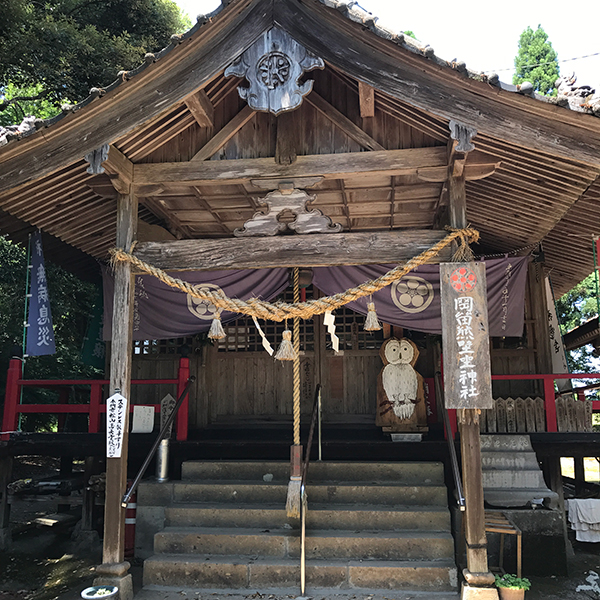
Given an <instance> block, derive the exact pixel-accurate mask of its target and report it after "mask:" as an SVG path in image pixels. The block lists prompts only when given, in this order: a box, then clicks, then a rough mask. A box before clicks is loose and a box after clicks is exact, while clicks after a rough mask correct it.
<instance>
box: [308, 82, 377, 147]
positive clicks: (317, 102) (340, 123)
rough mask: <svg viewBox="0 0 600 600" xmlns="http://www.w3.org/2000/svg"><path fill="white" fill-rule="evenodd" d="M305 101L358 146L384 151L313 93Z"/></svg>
mask: <svg viewBox="0 0 600 600" xmlns="http://www.w3.org/2000/svg"><path fill="white" fill-rule="evenodd" d="M305 101H306V102H308V103H309V104H310V105H312V106H314V107H315V108H316V109H317V110H318V111H319V112H320V113H321V114H322V115H323V116H325V117H327V118H328V119H329V120H330V121H331V122H332V123H333V124H334V125H335V126H336V127H339V128H340V129H341V130H342V131H343V132H344V133H345V134H346V135H347V136H348V137H350V138H351V139H353V140H354V141H355V142H356V143H357V144H360V145H361V146H362V147H363V148H365V149H366V150H385V148H384V147H383V146H382V145H381V144H380V143H379V142H377V141H376V140H374V139H373V138H372V137H371V136H370V135H369V134H368V133H366V132H365V131H363V130H362V129H361V128H360V127H359V126H358V125H356V124H355V123H354V122H353V121H351V120H350V119H349V118H348V117H347V116H346V115H344V114H343V113H341V112H340V111H339V110H338V109H337V108H335V106H332V105H331V104H329V102H327V100H325V99H324V98H322V97H321V96H319V94H317V92H315V91H313V92H311V93H310V94H309V95H308V96H306V98H305Z"/></svg>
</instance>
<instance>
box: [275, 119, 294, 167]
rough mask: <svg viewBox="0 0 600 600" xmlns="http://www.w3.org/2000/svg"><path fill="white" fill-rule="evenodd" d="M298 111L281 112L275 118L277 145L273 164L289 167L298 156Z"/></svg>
mask: <svg viewBox="0 0 600 600" xmlns="http://www.w3.org/2000/svg"><path fill="white" fill-rule="evenodd" d="M297 114H298V111H295V110H293V111H290V112H283V113H281V114H280V115H279V116H278V117H277V121H276V122H277V144H276V146H275V162H276V163H277V164H279V165H291V164H292V163H294V162H296V158H297V155H298V152H297V149H296V147H297V145H298V124H297V120H296V115H297Z"/></svg>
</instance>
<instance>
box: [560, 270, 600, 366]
mask: <svg viewBox="0 0 600 600" xmlns="http://www.w3.org/2000/svg"><path fill="white" fill-rule="evenodd" d="M556 313H557V316H558V321H559V323H560V324H561V331H562V334H563V335H564V334H565V333H567V332H568V331H571V330H572V329H575V328H576V327H579V326H580V325H582V324H583V323H585V322H586V321H589V320H590V319H593V318H594V317H596V316H597V315H598V304H597V300H596V277H595V275H594V273H592V274H591V275H588V276H587V277H586V278H585V279H584V280H583V281H582V282H580V283H578V284H577V285H576V286H575V287H574V288H572V289H571V290H569V291H568V292H567V293H566V294H565V295H564V296H562V297H561V298H559V299H558V300H557V301H556ZM593 352H594V349H593V348H592V346H591V345H590V346H584V347H582V348H579V349H578V350H573V351H571V352H567V360H568V362H569V367H570V369H571V371H572V372H580V373H592V372H595V371H597V369H598V367H597V358H596V357H595V356H594V354H593Z"/></svg>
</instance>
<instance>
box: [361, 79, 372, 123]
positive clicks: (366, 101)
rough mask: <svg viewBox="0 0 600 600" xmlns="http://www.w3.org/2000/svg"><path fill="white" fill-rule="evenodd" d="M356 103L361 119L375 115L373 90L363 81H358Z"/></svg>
mask: <svg viewBox="0 0 600 600" xmlns="http://www.w3.org/2000/svg"><path fill="white" fill-rule="evenodd" d="M358 104H359V107H360V116H361V117H362V118H363V119H366V118H369V117H374V116H375V90H374V89H373V88H372V87H371V86H370V85H369V84H367V83H364V82H363V81H359V82H358Z"/></svg>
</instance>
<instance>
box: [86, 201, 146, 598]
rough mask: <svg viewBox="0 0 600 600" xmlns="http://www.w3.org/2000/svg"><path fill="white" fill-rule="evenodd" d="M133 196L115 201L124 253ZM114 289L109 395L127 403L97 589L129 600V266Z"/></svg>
mask: <svg viewBox="0 0 600 600" xmlns="http://www.w3.org/2000/svg"><path fill="white" fill-rule="evenodd" d="M137 206H138V205H137V198H136V197H135V195H134V194H133V192H132V191H130V193H129V194H119V197H118V200H117V237H116V245H117V248H123V249H125V250H129V249H130V248H131V245H132V243H133V241H134V240H135V235H136V226H137V214H138V210H137ZM114 273H115V288H114V301H113V318H112V336H111V357H110V392H109V395H112V394H114V393H115V391H116V390H120V393H121V394H122V395H123V396H124V397H125V398H126V399H127V408H126V411H125V423H124V435H123V445H122V451H121V457H120V458H107V459H106V500H105V505H104V546H103V554H102V560H103V564H102V565H100V566H99V567H98V568H97V570H96V572H97V573H98V576H99V577H98V578H97V579H96V582H97V585H104V584H109V583H112V584H113V585H117V586H118V587H119V594H120V598H121V600H130V599H131V598H133V586H132V583H131V575H128V574H127V571H128V570H129V566H130V565H129V563H128V562H125V560H124V552H125V509H124V508H122V507H121V498H122V497H123V494H124V493H125V486H126V484H127V453H128V449H129V399H130V387H131V353H132V327H133V297H134V279H133V276H132V268H131V263H129V262H119V263H117V264H115V267H114Z"/></svg>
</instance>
